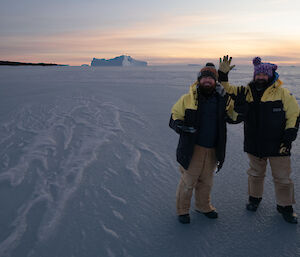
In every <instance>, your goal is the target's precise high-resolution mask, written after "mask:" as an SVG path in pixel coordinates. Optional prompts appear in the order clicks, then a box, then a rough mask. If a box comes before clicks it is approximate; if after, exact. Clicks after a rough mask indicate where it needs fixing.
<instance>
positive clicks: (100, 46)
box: [0, 0, 300, 65]
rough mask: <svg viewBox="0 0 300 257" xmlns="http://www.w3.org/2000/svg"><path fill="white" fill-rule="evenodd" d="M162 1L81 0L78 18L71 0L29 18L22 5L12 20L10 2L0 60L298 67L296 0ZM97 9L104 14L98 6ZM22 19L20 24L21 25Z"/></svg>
mask: <svg viewBox="0 0 300 257" xmlns="http://www.w3.org/2000/svg"><path fill="white" fill-rule="evenodd" d="M64 1H65V0H62V1H60V3H59V1H54V4H53V5H55V2H57V5H59V4H60V5H61V4H62V3H61V2H64ZM30 2H32V3H33V2H34V1H33V0H29V4H30ZM89 2H90V4H89ZM116 2H118V1H116ZM156 2H157V3H156ZM166 3H167V4H166V5H165V6H161V5H158V4H159V1H154V2H153V5H152V6H151V7H150V5H149V6H148V5H147V6H144V5H143V4H141V3H140V4H138V2H137V1H129V2H128V5H126V6H125V5H123V6H122V5H121V2H120V5H121V6H119V5H116V6H114V5H112V4H110V5H109V4H107V5H109V6H105V5H104V4H103V3H102V4H100V3H99V5H97V4H96V3H95V1H87V2H86V3H85V8H86V16H85V15H84V14H80V15H81V16H80V17H79V18H78V16H79V12H78V13H77V11H79V10H82V8H83V7H82V5H79V3H77V4H76V3H75V4H74V6H72V8H73V9H72V8H71V11H70V12H69V13H64V12H63V11H62V10H61V9H59V10H60V11H58V13H57V14H56V13H55V12H54V10H51V8H55V6H53V5H51V8H50V5H49V13H48V12H47V9H46V8H45V10H44V13H40V14H39V15H38V16H37V17H35V16H34V15H36V14H33V13H29V11H28V13H27V16H26V15H25V14H26V12H25V14H23V16H21V17H20V16H18V18H16V20H15V21H12V20H10V19H14V17H13V16H10V15H9V14H8V13H7V10H10V11H13V8H14V6H13V5H12V4H11V5H10V6H7V8H6V9H7V10H5V11H6V14H5V15H4V16H2V15H1V11H0V15H1V17H2V18H0V19H1V24H2V27H4V30H1V31H3V32H0V51H1V60H10V61H30V62H54V63H61V64H70V65H81V64H89V63H90V62H91V60H92V58H93V57H96V58H113V57H115V56H119V55H122V54H126V55H130V56H132V57H133V58H135V59H140V60H145V61H148V63H149V64H150V65H151V64H152V65H155V64H167V63H202V62H204V61H205V59H215V60H216V61H217V60H218V58H219V57H221V56H223V55H224V54H229V55H231V56H233V57H234V58H235V61H236V63H241V64H250V63H251V60H252V58H253V57H254V56H262V57H263V58H264V59H266V58H270V59H272V60H269V61H273V62H276V63H277V64H279V65H280V64H282V65H300V30H299V28H298V25H299V24H300V15H298V10H299V9H300V4H299V2H298V1H295V0H286V1H285V0H265V1H264V2H261V1H256V0H253V1H251V3H247V4H246V3H245V4H243V3H242V2H241V3H239V4H237V2H236V1H233V0H232V1H231V0H230V1H227V2H221V1H211V3H199V1H191V2H190V3H189V6H187V3H186V5H185V6H183V3H182V2H181V1H180V2H176V1H169V0H167V1H166ZM172 3H173V4H172ZM155 4H157V5H155ZM168 4H169V5H168ZM128 6H129V7H128ZM36 8H39V7H38V6H37V7H36ZM97 8H98V12H97ZM105 8H106V9H107V13H105V12H101V11H100V10H103V9H105ZM122 8H123V9H122ZM126 8H127V9H126ZM147 8H148V9H147ZM4 9H5V8H4ZM94 9H95V11H94V13H93V10H94ZM57 10H58V9H57ZM141 10H143V11H144V12H143V13H142V12H141ZM35 11H36V10H35ZM51 11H52V12H53V13H51ZM110 11H111V13H109V12H110ZM147 11H148V12H147ZM3 12H4V11H3ZM15 13H16V14H18V12H17V11H16V12H15ZM20 13H21V12H20ZM84 13H85V12H84ZM97 14H98V16H97ZM20 15H21V14H20ZM55 15H57V16H55ZM34 17H35V18H34ZM22 24H23V25H24V26H26V27H24V29H23V30H22V29H21V28H22V26H23V25H22ZM39 24H40V26H39ZM30 25H31V26H30ZM266 61H267V59H266Z"/></svg>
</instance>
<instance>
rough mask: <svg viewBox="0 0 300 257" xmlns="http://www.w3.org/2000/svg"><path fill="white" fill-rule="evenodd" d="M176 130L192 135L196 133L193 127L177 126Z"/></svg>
mask: <svg viewBox="0 0 300 257" xmlns="http://www.w3.org/2000/svg"><path fill="white" fill-rule="evenodd" d="M177 128H178V129H179V130H181V131H182V132H185V133H190V134H194V133H195V132H196V131H197V129H195V128H194V127H189V126H185V125H178V126H177Z"/></svg>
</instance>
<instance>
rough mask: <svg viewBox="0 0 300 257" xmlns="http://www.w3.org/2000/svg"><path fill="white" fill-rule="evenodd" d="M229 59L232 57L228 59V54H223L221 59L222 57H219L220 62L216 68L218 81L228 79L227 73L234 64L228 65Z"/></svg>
mask: <svg viewBox="0 0 300 257" xmlns="http://www.w3.org/2000/svg"><path fill="white" fill-rule="evenodd" d="M231 61H232V57H230V58H229V59H228V55H226V56H223V60H222V58H220V64H219V69H218V73H219V81H220V82H221V81H228V73H229V71H231V70H232V69H233V68H234V67H235V65H230V64H231Z"/></svg>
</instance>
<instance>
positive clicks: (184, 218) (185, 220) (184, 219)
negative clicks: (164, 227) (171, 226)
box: [178, 214, 191, 224]
mask: <svg viewBox="0 0 300 257" xmlns="http://www.w3.org/2000/svg"><path fill="white" fill-rule="evenodd" d="M178 220H179V222H180V223H182V224H189V223H190V222H191V219H190V215H189V214H183V215H178Z"/></svg>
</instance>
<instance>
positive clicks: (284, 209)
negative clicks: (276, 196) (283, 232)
mask: <svg viewBox="0 0 300 257" xmlns="http://www.w3.org/2000/svg"><path fill="white" fill-rule="evenodd" d="M277 211H278V212H279V213H281V214H282V217H283V218H284V220H285V221H286V222H288V223H292V224H297V223H298V220H297V214H296V213H295V212H294V210H293V207H292V205H288V206H280V205H277Z"/></svg>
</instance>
